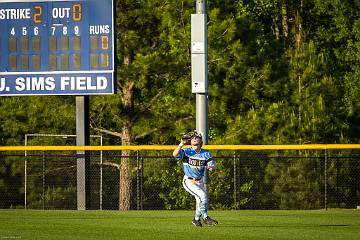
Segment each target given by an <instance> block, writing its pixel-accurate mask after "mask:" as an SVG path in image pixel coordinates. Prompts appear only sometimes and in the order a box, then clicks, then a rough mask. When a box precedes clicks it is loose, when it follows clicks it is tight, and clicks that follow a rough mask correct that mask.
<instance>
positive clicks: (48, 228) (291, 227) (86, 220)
mask: <svg viewBox="0 0 360 240" xmlns="http://www.w3.org/2000/svg"><path fill="white" fill-rule="evenodd" d="M211 216H212V217H213V218H215V219H217V220H218V221H219V222H220V224H219V225H217V226H213V227H203V228H196V227H194V226H192V225H191V220H192V217H193V212H192V211H129V212H119V211H48V210H46V211H41V210H0V240H3V239H47V240H49V239H86V240H90V239H96V240H99V239H141V240H147V239H151V240H157V239H170V240H171V239H194V240H199V239H226V240H230V239H237V240H238V239H245V240H248V239H277V240H279V239H286V240H288V239H301V240H305V239H324V240H336V239H344V240H351V239H354V240H355V239H356V240H359V239H360V211H356V210H328V211H325V210H314V211H262V210H257V211H245V210H242V211H211Z"/></svg>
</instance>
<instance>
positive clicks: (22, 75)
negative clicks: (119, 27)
mask: <svg viewBox="0 0 360 240" xmlns="http://www.w3.org/2000/svg"><path fill="white" fill-rule="evenodd" d="M113 9H114V4H113V0H78V1H61V0H52V1H50V0H33V1H32V0H27V1H26V0H2V1H1V2H0V95H91V94H112V93H114V92H115V90H116V86H115V77H114V73H115V61H114V44H115V43H114V11H113Z"/></svg>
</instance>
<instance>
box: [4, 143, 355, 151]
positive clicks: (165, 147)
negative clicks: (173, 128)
mask: <svg viewBox="0 0 360 240" xmlns="http://www.w3.org/2000/svg"><path fill="white" fill-rule="evenodd" d="M175 148H176V145H131V146H0V151H101V150H103V151H121V150H129V151H146V150H148V151H150V150H151V151H165V150H169V151H170V150H171V151H172V150H174V149H175ZM203 148H204V149H209V150H325V149H360V144H304V145H295V144H294V145H204V146H203Z"/></svg>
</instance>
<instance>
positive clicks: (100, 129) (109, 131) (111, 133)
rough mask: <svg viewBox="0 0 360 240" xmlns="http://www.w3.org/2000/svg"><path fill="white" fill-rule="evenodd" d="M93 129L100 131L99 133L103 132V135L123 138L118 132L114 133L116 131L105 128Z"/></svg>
mask: <svg viewBox="0 0 360 240" xmlns="http://www.w3.org/2000/svg"><path fill="white" fill-rule="evenodd" d="M93 129H94V130H95V131H98V132H102V133H105V134H109V135H112V136H115V137H119V138H122V134H121V133H118V132H114V131H111V130H107V129H103V128H97V127H93Z"/></svg>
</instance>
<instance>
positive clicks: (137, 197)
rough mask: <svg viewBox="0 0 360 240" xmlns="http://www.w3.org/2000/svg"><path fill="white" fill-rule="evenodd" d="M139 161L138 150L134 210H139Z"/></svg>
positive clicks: (137, 153) (137, 152) (137, 154)
mask: <svg viewBox="0 0 360 240" xmlns="http://www.w3.org/2000/svg"><path fill="white" fill-rule="evenodd" d="M139 168H140V162H139V151H136V210H140V171H139Z"/></svg>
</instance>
